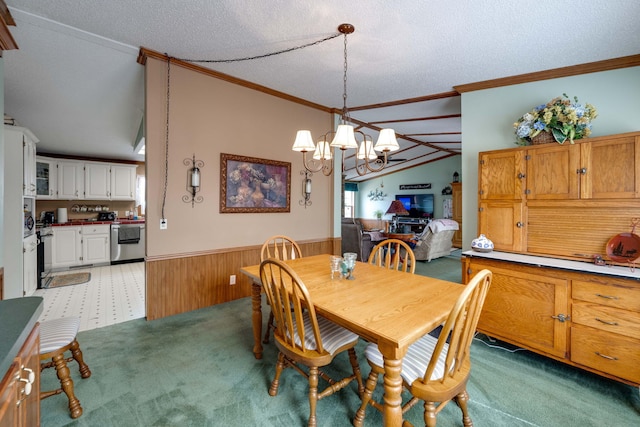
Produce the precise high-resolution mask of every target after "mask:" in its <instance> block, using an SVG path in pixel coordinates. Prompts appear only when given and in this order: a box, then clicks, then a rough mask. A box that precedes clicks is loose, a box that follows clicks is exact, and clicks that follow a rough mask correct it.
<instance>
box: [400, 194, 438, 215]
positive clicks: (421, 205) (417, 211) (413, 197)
mask: <svg viewBox="0 0 640 427" xmlns="http://www.w3.org/2000/svg"><path fill="white" fill-rule="evenodd" d="M396 200H400V201H401V202H402V204H403V206H404V208H405V209H406V210H407V211H408V212H409V216H408V217H409V218H433V200H434V198H433V194H396ZM404 218H407V216H404Z"/></svg>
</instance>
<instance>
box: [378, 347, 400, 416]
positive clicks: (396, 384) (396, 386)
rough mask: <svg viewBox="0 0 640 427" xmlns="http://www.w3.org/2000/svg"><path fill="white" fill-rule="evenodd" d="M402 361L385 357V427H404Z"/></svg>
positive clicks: (383, 414)
mask: <svg viewBox="0 0 640 427" xmlns="http://www.w3.org/2000/svg"><path fill="white" fill-rule="evenodd" d="M401 370H402V359H391V358H388V357H387V356H384V411H383V413H382V416H383V424H384V426H385V427H389V426H392V427H400V426H402V407H401V405H402V396H401V393H402V377H400V371H401Z"/></svg>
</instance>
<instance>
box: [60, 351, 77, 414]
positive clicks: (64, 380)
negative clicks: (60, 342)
mask: <svg viewBox="0 0 640 427" xmlns="http://www.w3.org/2000/svg"><path fill="white" fill-rule="evenodd" d="M53 363H54V365H55V367H56V374H57V375H58V379H59V380H60V385H61V386H62V390H63V391H64V393H65V394H66V395H67V398H68V399H69V412H71V418H78V417H79V416H80V415H82V406H80V401H79V400H78V398H76V395H75V393H74V392H73V380H72V379H71V376H70V375H69V367H68V366H67V362H66V361H65V358H64V353H62V352H60V353H59V354H56V355H55V356H53Z"/></svg>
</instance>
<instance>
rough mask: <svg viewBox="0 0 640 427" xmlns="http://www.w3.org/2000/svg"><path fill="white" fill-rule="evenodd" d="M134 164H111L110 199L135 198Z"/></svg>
mask: <svg viewBox="0 0 640 427" xmlns="http://www.w3.org/2000/svg"><path fill="white" fill-rule="evenodd" d="M136 168H137V166H135V165H116V164H112V165H111V200H135V198H136Z"/></svg>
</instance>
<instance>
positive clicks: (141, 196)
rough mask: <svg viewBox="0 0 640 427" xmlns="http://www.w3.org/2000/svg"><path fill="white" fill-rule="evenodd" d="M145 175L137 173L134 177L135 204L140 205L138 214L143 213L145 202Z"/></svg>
mask: <svg viewBox="0 0 640 427" xmlns="http://www.w3.org/2000/svg"><path fill="white" fill-rule="evenodd" d="M144 184H145V177H144V176H143V175H138V176H137V177H136V206H140V214H141V215H144V214H145V202H146V200H147V198H146V197H145V191H144V190H145V185H144Z"/></svg>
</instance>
